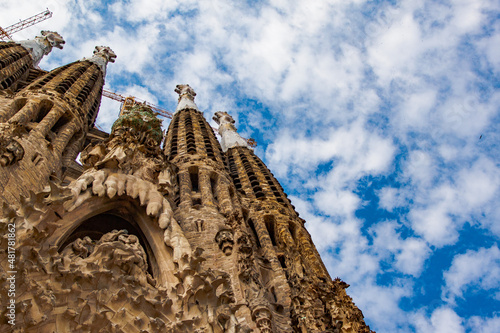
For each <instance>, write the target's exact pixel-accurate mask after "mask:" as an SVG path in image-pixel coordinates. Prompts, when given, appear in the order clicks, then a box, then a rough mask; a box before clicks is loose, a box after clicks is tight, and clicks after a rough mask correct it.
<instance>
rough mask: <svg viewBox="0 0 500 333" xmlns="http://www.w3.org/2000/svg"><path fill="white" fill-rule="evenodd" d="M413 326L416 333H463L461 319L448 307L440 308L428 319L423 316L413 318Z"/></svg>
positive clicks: (418, 315) (417, 315)
mask: <svg viewBox="0 0 500 333" xmlns="http://www.w3.org/2000/svg"><path fill="white" fill-rule="evenodd" d="M413 324H414V326H415V328H416V332H417V333H426V332H434V333H460V332H465V329H464V327H463V325H462V324H463V319H462V318H461V317H460V316H458V315H457V314H456V312H455V311H453V310H452V309H450V308H448V307H440V308H437V309H436V310H434V311H433V312H432V315H431V317H430V318H426V317H425V316H424V315H423V314H421V313H420V314H416V315H415V316H414V317H413Z"/></svg>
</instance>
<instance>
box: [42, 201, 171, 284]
mask: <svg viewBox="0 0 500 333" xmlns="http://www.w3.org/2000/svg"><path fill="white" fill-rule="evenodd" d="M61 218H62V219H61V220H60V221H59V222H58V224H59V225H60V226H59V227H58V228H57V230H56V232H54V234H52V235H51V236H50V237H49V238H48V239H47V241H48V242H49V244H52V245H53V246H55V247H56V248H57V249H58V250H59V251H62V250H64V248H65V247H66V246H67V245H68V244H70V243H71V242H73V241H75V240H76V239H78V238H81V237H85V236H88V237H90V238H91V239H93V240H96V239H100V238H101V237H102V235H104V234H106V233H108V232H111V231H113V230H122V229H126V230H127V231H128V233H129V234H133V235H135V236H137V238H138V239H139V242H140V244H141V245H142V247H143V248H144V251H145V252H146V254H147V257H148V267H149V266H150V268H149V270H150V274H151V275H152V276H153V277H154V278H155V279H156V281H157V283H158V284H159V285H163V286H167V285H170V284H177V283H178V279H177V277H175V276H174V275H173V274H172V272H174V271H175V264H174V262H173V254H172V249H171V248H169V247H168V246H167V245H166V244H165V242H164V240H163V232H164V231H163V230H162V229H161V228H160V227H159V226H158V221H156V219H155V218H152V217H150V216H148V215H147V214H146V212H145V208H144V207H141V206H140V204H139V203H138V202H137V201H136V200H134V199H132V198H130V197H125V196H123V197H120V198H113V199H110V198H107V197H98V196H93V197H91V198H89V199H87V200H86V201H85V202H84V203H82V204H81V205H80V206H79V207H78V208H76V209H75V210H73V211H71V212H65V213H64V214H62V216H61Z"/></svg>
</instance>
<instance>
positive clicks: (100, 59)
mask: <svg viewBox="0 0 500 333" xmlns="http://www.w3.org/2000/svg"><path fill="white" fill-rule="evenodd" d="M115 59H116V54H115V52H113V50H111V48H110V47H109V46H96V47H95V50H94V55H93V56H92V57H91V58H83V59H82V60H88V61H90V62H93V63H95V64H96V65H97V66H99V68H100V69H101V71H102V73H103V75H104V76H105V75H106V65H107V64H108V62H115Z"/></svg>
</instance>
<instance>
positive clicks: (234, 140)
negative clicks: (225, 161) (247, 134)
mask: <svg viewBox="0 0 500 333" xmlns="http://www.w3.org/2000/svg"><path fill="white" fill-rule="evenodd" d="M213 120H215V122H216V123H217V124H219V134H220V136H221V143H220V145H221V147H222V151H223V152H226V151H227V150H228V149H229V148H234V147H245V148H249V149H250V146H249V145H248V142H247V141H246V140H245V139H243V138H242V137H241V136H240V135H239V134H238V132H237V131H236V127H235V126H234V119H233V117H231V116H230V115H229V114H228V113H227V112H225V111H217V112H215V115H214V116H213Z"/></svg>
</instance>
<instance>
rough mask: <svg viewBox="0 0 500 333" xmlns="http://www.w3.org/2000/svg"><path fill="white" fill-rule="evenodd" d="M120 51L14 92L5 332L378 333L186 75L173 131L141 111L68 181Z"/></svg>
mask: <svg viewBox="0 0 500 333" xmlns="http://www.w3.org/2000/svg"><path fill="white" fill-rule="evenodd" d="M114 57H115V55H114V53H113V52H112V51H111V50H110V49H109V48H103V47H101V48H97V50H96V53H95V54H94V57H92V58H90V59H84V60H81V61H78V62H75V63H71V64H68V65H66V66H63V67H60V68H57V69H55V70H53V71H50V72H48V73H44V74H42V75H40V76H39V77H38V78H36V79H33V80H31V81H30V82H24V83H22V82H21V83H19V82H17V81H15V80H14V81H13V82H12V83H11V84H10V86H13V85H15V84H18V86H17V88H16V89H10V88H4V92H3V93H2V98H3V99H1V101H0V102H1V104H0V117H1V118H0V121H1V122H2V123H1V124H0V126H2V127H1V129H0V130H1V132H0V135H1V140H2V141H0V144H1V146H0V149H2V150H1V151H0V153H1V156H0V157H1V161H2V163H1V166H0V181H1V182H2V192H1V197H0V198H1V200H2V201H3V203H4V204H3V212H2V215H1V216H2V218H1V220H0V232H2V233H3V235H7V237H3V238H0V249H1V250H0V269H1V271H0V283H1V288H2V289H1V290H0V294H1V318H0V332H9V331H14V332H70V331H74V332H199V333H201V332H207V333H208V332H233V333H236V332H370V330H369V328H368V327H367V326H366V325H365V323H364V321H363V315H362V313H361V311H360V310H359V309H358V308H357V307H356V306H355V305H354V303H353V302H352V300H351V298H350V297H349V296H347V294H346V292H345V289H346V287H348V285H347V284H346V283H344V282H342V281H340V280H339V279H335V280H332V279H331V278H330V276H329V274H328V272H327V270H326V268H325V266H324V265H323V263H322V261H321V258H320V257H319V254H318V252H317V251H316V248H315V247H314V244H313V243H312V241H311V237H310V235H309V233H308V232H307V230H306V229H305V228H304V222H305V221H303V220H302V219H301V218H299V216H298V214H297V213H296V212H295V210H294V207H293V206H292V205H291V203H290V201H289V200H288V198H287V196H286V194H285V193H284V191H283V188H282V187H281V186H280V184H279V182H278V180H277V179H276V178H275V177H274V176H273V174H272V173H271V172H270V171H269V169H268V168H267V167H266V166H265V164H264V163H263V162H262V160H260V159H259V158H258V157H257V156H256V155H255V154H254V152H253V151H252V149H251V148H250V147H249V146H248V144H247V142H246V140H244V139H242V138H241V137H240V136H239V135H238V133H237V131H236V128H235V127H234V120H233V119H232V118H231V116H230V115H229V114H228V113H226V112H216V113H215V116H214V119H215V121H216V122H217V123H218V124H219V126H220V127H219V130H218V131H219V133H220V135H221V144H219V141H218V140H217V138H216V136H215V134H214V131H213V130H212V128H211V126H210V125H209V124H208V122H207V120H206V119H205V117H204V115H203V113H202V112H201V111H200V110H199V109H198V107H197V106H196V103H195V101H194V98H195V96H196V94H195V92H194V91H193V89H192V88H191V87H189V86H188V85H178V86H177V89H176V92H177V93H179V102H178V106H177V109H176V111H175V114H174V116H173V119H172V121H171V122H170V125H169V128H168V131H167V132H166V134H165V135H163V132H162V128H161V122H160V121H159V120H158V119H157V118H156V116H155V114H154V113H153V112H152V111H151V109H149V108H148V107H147V106H146V105H142V104H138V105H134V106H130V107H128V108H127V109H125V110H124V112H123V113H122V114H120V116H119V117H118V119H117V120H116V122H115V123H114V125H113V127H112V130H111V133H110V135H109V137H108V138H106V139H104V140H97V141H94V142H92V143H91V144H90V145H88V146H87V147H86V148H85V149H84V150H83V151H82V152H81V162H82V164H83V169H84V171H83V173H82V174H81V175H80V176H79V177H78V178H77V179H75V180H74V181H72V182H71V183H70V184H69V185H62V184H61V183H60V182H58V181H57V179H63V178H64V177H65V167H66V166H67V165H69V163H70V162H72V161H73V160H74V159H75V158H76V155H77V154H78V153H79V152H80V151H81V149H82V145H83V142H84V140H85V138H86V137H87V133H88V132H89V129H90V128H91V127H92V125H93V122H94V120H95V117H96V114H97V110H98V107H99V103H100V97H101V90H102V85H103V80H104V75H105V67H106V63H107V62H109V61H113V59H114ZM30 66H33V64H31V65H30ZM24 80H26V79H24ZM9 82H10V81H9ZM9 89H10V90H9ZM162 142H163V146H162ZM51 176H54V177H51Z"/></svg>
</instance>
